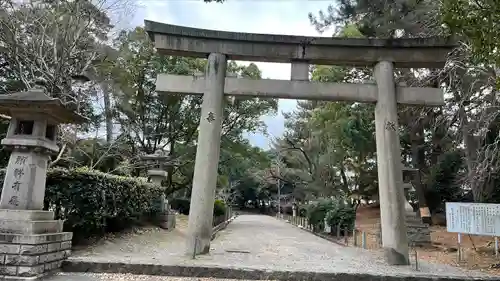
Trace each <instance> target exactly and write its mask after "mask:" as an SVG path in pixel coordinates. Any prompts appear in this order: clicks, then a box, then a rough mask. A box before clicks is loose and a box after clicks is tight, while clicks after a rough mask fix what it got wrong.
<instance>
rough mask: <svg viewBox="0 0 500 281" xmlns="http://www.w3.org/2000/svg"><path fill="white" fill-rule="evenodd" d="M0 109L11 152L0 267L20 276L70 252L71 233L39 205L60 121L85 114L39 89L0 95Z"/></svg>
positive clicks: (1, 212)
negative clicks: (7, 117)
mask: <svg viewBox="0 0 500 281" xmlns="http://www.w3.org/2000/svg"><path fill="white" fill-rule="evenodd" d="M0 114H3V115H7V116H10V117H11V118H10V124H9V128H8V131H7V135H6V137H5V138H4V139H3V140H2V142H1V144H2V145H3V146H4V147H5V148H6V149H9V150H10V151H11V155H10V159H9V163H8V166H7V169H6V172H5V178H4V182H3V189H2V195H1V197H0V239H1V241H0V243H1V244H2V246H3V247H0V255H1V256H4V257H5V262H4V264H2V265H0V267H1V269H2V271H1V272H2V274H4V276H5V277H13V278H14V277H15V278H14V279H16V278H17V279H16V280H24V279H23V278H26V279H28V278H33V277H37V276H42V275H43V274H45V273H46V272H48V271H51V270H54V269H57V268H59V267H60V266H61V263H62V261H63V260H64V259H65V258H66V257H67V256H68V255H69V254H70V251H71V238H72V233H70V232H62V231H63V221H62V220H55V219H54V212H52V211H43V206H44V196H45V182H46V177H47V164H48V163H47V162H48V160H49V157H50V155H52V154H56V153H58V152H59V147H58V146H57V144H56V138H57V130H58V125H59V124H64V123H82V122H85V121H86V119H85V118H84V117H82V116H80V115H78V114H76V113H74V111H72V110H70V109H68V108H67V107H66V105H65V104H63V103H62V102H61V100H59V99H54V98H50V97H48V96H47V95H46V94H45V92H44V90H42V89H33V90H30V91H27V92H19V93H14V94H10V95H0ZM30 280H32V279H30Z"/></svg>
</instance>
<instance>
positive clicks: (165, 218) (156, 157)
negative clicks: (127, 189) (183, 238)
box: [141, 153, 176, 230]
mask: <svg viewBox="0 0 500 281" xmlns="http://www.w3.org/2000/svg"><path fill="white" fill-rule="evenodd" d="M141 159H142V160H145V161H146V162H147V163H151V164H152V166H153V167H152V168H151V169H149V170H148V177H149V178H150V179H151V181H152V182H153V183H154V184H156V185H159V186H161V187H164V186H163V184H162V183H163V181H164V180H166V179H167V177H168V172H167V171H165V170H164V169H165V168H166V167H167V166H170V165H172V163H171V159H170V156H167V155H162V154H160V153H158V154H149V155H144V156H141ZM164 191H165V190H164V189H163V192H162V195H161V197H160V198H159V199H160V214H159V215H158V220H159V224H160V227H161V228H164V229H168V230H172V229H174V228H175V224H176V218H175V213H174V212H173V211H172V210H171V209H170V204H169V202H168V200H167V198H166V197H165V192H164Z"/></svg>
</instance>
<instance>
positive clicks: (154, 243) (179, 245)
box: [71, 215, 488, 280]
mask: <svg viewBox="0 0 500 281" xmlns="http://www.w3.org/2000/svg"><path fill="white" fill-rule="evenodd" d="M183 237H184V236H183V235H177V236H171V237H168V239H169V241H165V237H164V236H162V235H161V234H155V233H152V234H143V235H140V236H137V237H133V238H131V239H129V240H120V241H114V242H113V243H111V244H109V245H106V246H105V247H99V248H98V249H96V250H95V251H94V252H93V253H86V254H83V255H81V254H80V255H79V254H78V253H76V254H75V255H74V256H73V257H71V259H73V260H83V261H96V262H123V263H136V264H138V263H143V264H164V265H189V266H210V267H225V268H240V269H263V270H278V271H307V272H324V273H332V272H333V273H339V272H342V273H367V274H374V275H393V276H394V275H396V276H418V275H426V276H429V275H437V276H457V277H458V276H470V277H473V276H476V277H484V276H488V275H486V274H484V273H481V272H478V271H465V270H461V269H460V268H456V267H452V266H447V265H437V264H428V263H424V262H423V261H420V262H419V271H416V270H415V269H414V266H399V267H394V266H388V265H386V264H384V259H383V258H382V255H381V253H380V252H376V251H369V250H363V249H361V248H351V247H343V246H340V245H337V244H335V243H331V242H329V241H326V240H324V239H322V238H320V237H317V236H315V235H312V234H310V233H308V232H306V231H304V230H301V229H299V228H297V227H294V226H292V225H290V224H288V223H286V222H284V221H279V220H277V219H275V218H273V217H269V216H259V215H242V216H239V217H237V218H236V219H235V220H234V221H233V222H232V223H231V224H229V226H228V227H227V228H226V229H225V230H223V231H221V232H219V234H218V236H217V238H216V239H215V240H214V241H213V242H212V245H211V252H210V254H208V255H203V256H198V257H197V258H196V260H191V259H189V258H188V257H186V256H184V255H183V249H184V248H183V247H184V241H183ZM151 280H154V279H151ZM160 280H161V279H160ZM165 280H170V279H165ZM194 280H197V279H194Z"/></svg>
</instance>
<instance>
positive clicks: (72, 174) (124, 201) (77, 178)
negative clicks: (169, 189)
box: [0, 169, 163, 241]
mask: <svg viewBox="0 0 500 281" xmlns="http://www.w3.org/2000/svg"><path fill="white" fill-rule="evenodd" d="M4 175H5V171H3V172H2V173H1V175H0V178H1V183H2V184H3V178H4ZM162 192H163V191H162V190H161V189H160V188H159V187H158V186H155V185H153V184H150V183H147V182H146V181H145V180H144V179H138V178H131V177H122V176H114V175H110V174H105V173H102V172H98V171H92V170H88V169H75V170H65V169H52V170H49V171H48V173H47V184H46V190H45V209H50V210H53V211H54V212H55V215H56V219H62V220H65V222H64V230H65V231H71V232H73V237H74V239H75V241H77V240H78V239H80V238H88V237H90V236H95V235H102V234H104V233H106V232H115V231H120V230H123V229H125V228H127V227H129V226H130V225H134V224H137V223H139V222H141V221H143V220H149V219H151V218H153V216H154V215H155V214H156V213H157V212H159V209H158V206H159V204H158V203H157V201H158V200H159V198H160V197H161V194H162Z"/></svg>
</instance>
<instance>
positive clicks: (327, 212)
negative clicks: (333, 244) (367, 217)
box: [307, 199, 356, 231]
mask: <svg viewBox="0 0 500 281" xmlns="http://www.w3.org/2000/svg"><path fill="white" fill-rule="evenodd" d="M307 217H308V219H309V222H310V224H312V225H313V226H314V228H315V229H316V230H317V231H322V230H323V229H324V226H325V219H326V221H327V222H328V223H329V224H330V226H331V227H332V230H336V228H337V226H338V225H339V224H340V227H341V228H342V229H345V228H348V229H352V228H353V226H354V221H355V219H356V211H355V209H354V207H353V206H352V205H350V204H348V203H345V202H344V201H343V200H342V199H322V200H320V201H318V202H315V203H312V204H310V205H309V206H308V207H307Z"/></svg>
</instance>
